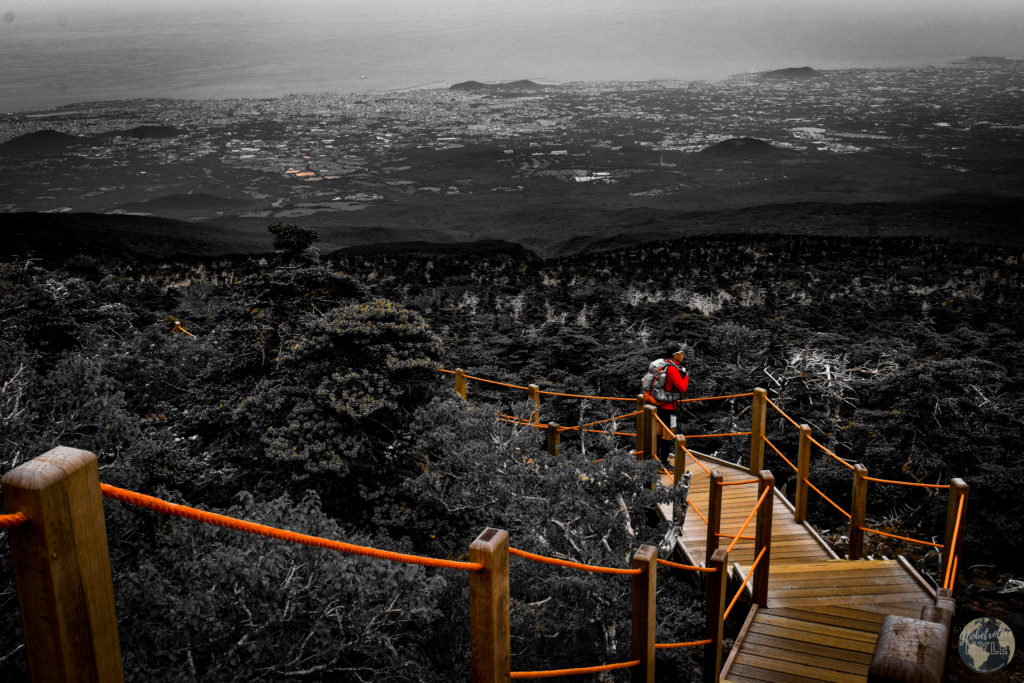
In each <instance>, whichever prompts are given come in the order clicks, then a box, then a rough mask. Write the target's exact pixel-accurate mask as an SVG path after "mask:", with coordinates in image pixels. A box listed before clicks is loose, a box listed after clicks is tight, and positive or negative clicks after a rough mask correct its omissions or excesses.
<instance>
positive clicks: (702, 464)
mask: <svg viewBox="0 0 1024 683" xmlns="http://www.w3.org/2000/svg"><path fill="white" fill-rule="evenodd" d="M683 451H685V452H686V454H687V455H688V456H690V457H691V458H692V459H693V461H694V462H695V463H697V467H699V468H701V469H702V470H704V472H705V473H707V474H711V470H709V469H708V468H707V467H705V465H704V463H702V462H701V461H700V460H698V459H697V456H695V455H694V454H693V453H691V452H690V449H689V448H687V447H686V446H683ZM704 521H705V522H706V521H707V520H704Z"/></svg>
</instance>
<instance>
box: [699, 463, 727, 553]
mask: <svg viewBox="0 0 1024 683" xmlns="http://www.w3.org/2000/svg"><path fill="white" fill-rule="evenodd" d="M723 479H724V477H723V476H722V472H721V471H720V470H711V478H710V479H709V480H708V481H709V482H710V484H711V493H710V496H708V539H707V542H706V545H705V548H704V562H705V564H704V566H705V567H706V566H708V564H707V558H709V557H711V555H713V554H714V552H715V551H716V550H717V549H718V534H720V533H721V532H722V494H723V492H724V490H725V487H724V486H722V481H723Z"/></svg>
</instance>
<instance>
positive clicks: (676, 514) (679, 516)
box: [672, 434, 691, 526]
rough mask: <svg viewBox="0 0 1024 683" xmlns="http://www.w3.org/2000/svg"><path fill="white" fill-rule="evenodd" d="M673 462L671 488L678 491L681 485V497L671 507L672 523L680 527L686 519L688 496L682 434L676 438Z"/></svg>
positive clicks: (683, 437) (688, 488)
mask: <svg viewBox="0 0 1024 683" xmlns="http://www.w3.org/2000/svg"><path fill="white" fill-rule="evenodd" d="M675 450H676V455H675V460H673V461H672V487H673V488H676V489H678V488H679V485H680V484H682V485H683V487H684V489H683V495H682V497H681V498H680V499H679V502H678V503H676V504H674V505H673V506H672V517H673V519H672V523H673V524H675V525H676V526H681V525H682V523H683V520H684V519H685V518H686V499H687V498H688V497H689V495H690V477H691V475H690V472H688V471H687V470H686V437H685V436H683V435H682V434H679V435H677V436H676V441H675Z"/></svg>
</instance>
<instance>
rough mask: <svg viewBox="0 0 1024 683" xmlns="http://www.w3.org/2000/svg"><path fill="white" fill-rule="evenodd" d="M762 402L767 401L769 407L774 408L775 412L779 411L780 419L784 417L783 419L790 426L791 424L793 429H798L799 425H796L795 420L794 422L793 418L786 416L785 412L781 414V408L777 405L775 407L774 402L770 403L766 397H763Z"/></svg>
mask: <svg viewBox="0 0 1024 683" xmlns="http://www.w3.org/2000/svg"><path fill="white" fill-rule="evenodd" d="M764 400H765V401H767V402H768V405H770V406H771V407H772V408H775V410H777V411H779V415H781V416H782V417H784V418H786V419H787V420H789V422H790V424H792V425H793V426H794V427H796V428H797V429H800V425H798V424H797V423H796V420H794V419H793V418H791V417H790V416H789V415H786V413H785V412H783V410H782V408H780V407H778V406H777V405H775V402H774V401H772V400H771V399H770V398H768V397H767V396H765V397H764Z"/></svg>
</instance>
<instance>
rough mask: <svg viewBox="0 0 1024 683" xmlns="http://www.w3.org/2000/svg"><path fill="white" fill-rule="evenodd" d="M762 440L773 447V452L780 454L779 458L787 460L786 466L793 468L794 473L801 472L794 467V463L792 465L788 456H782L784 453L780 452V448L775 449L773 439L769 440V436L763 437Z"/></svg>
mask: <svg viewBox="0 0 1024 683" xmlns="http://www.w3.org/2000/svg"><path fill="white" fill-rule="evenodd" d="M761 438H762V439H764V442H765V443H766V444H768V445H769V446H771V447H772V450H773V451H775V452H776V453H778V454H779V457H780V458H782V459H783V460H785V461H786V464H787V465H789V466H790V467H792V468H793V471H794V472H799V470H798V469H797V468H796V465H794V464H793V463H791V462H790V461H789V458H787V457H786V456H784V455H783V454H782V451H780V450H779V449H778V448H776V447H775V444H773V443H772V442H771V439H769V438H768V437H767V436H762V437H761Z"/></svg>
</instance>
